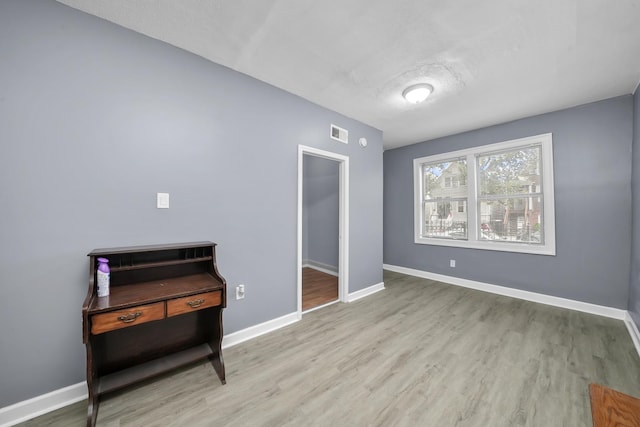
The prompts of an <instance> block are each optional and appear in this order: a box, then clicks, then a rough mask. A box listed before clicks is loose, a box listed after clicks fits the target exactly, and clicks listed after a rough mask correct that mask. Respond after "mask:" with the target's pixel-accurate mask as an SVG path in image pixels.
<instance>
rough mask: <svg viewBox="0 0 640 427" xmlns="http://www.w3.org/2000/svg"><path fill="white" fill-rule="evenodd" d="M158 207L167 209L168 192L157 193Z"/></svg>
mask: <svg viewBox="0 0 640 427" xmlns="http://www.w3.org/2000/svg"><path fill="white" fill-rule="evenodd" d="M158 209H169V193H158Z"/></svg>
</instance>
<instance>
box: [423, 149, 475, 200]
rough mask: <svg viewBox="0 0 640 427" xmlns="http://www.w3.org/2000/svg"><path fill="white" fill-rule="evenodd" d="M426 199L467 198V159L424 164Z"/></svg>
mask: <svg viewBox="0 0 640 427" xmlns="http://www.w3.org/2000/svg"><path fill="white" fill-rule="evenodd" d="M422 171H423V175H422V176H423V179H424V199H425V200H430V199H440V198H465V199H466V198H467V160H466V159H458V160H452V161H448V162H441V163H429V164H423V165H422Z"/></svg>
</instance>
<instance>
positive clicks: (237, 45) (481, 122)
mask: <svg viewBox="0 0 640 427" xmlns="http://www.w3.org/2000/svg"><path fill="white" fill-rule="evenodd" d="M58 1H59V2H60V3H64V4H67V5H69V6H71V7H74V8H76V9H80V10H83V11H85V12H88V13H90V14H92V15H95V16H99V17H101V18H104V19H106V20H109V21H112V22H114V23H116V24H119V25H121V26H123V27H126V28H129V29H132V30H134V31H137V32H140V33H142V34H145V35H148V36H150V37H153V38H155V39H158V40H162V41H164V42H167V43H170V44H172V45H174V46H178V47H180V48H182V49H185V50H187V51H190V52H193V53H195V54H197V55H200V56H202V57H204V58H207V59H209V60H211V61H213V62H216V63H219V64H222V65H225V66H227V67H229V68H232V69H234V70H237V71H240V72H242V73H245V74H248V75H250V76H253V77H255V78H257V79H259V80H262V81H264V82H267V83H270V84H272V85H274V86H277V87H279V88H282V89H284V90H286V91H288V92H291V93H294V94H296V95H298V96H301V97H302V98H305V99H308V100H309V101H312V102H314V103H316V104H319V105H322V106H324V107H326V108H329V109H331V110H334V111H337V112H339V113H342V114H344V115H346V116H349V117H352V118H354V119H357V120H360V121H362V122H364V123H367V124H368V125H371V126H373V127H376V128H378V129H381V130H382V131H383V133H384V145H385V148H394V147H399V146H402V145H407V144H411V143H415V142H420V141H425V140H429V139H433V138H437V137H440V136H445V135H451V134H454V133H458V132H463V131H467V130H471V129H476V128H479V127H484V126H488V125H492V124H497V123H502V122H505V121H508V120H513V119H518V118H522V117H526V116H531V115H535V114H540V113H545V112H549V111H554V110H558V109H561V108H566V107H570V106H574V105H578V104H583V103H587V102H592V101H597V100H600V99H605V98H610V97H613V96H618V95H625V94H630V93H633V92H634V91H635V88H636V86H637V85H638V82H639V80H640V0H540V1H526V0H488V1H477V0H463V1H446V0H395V1H389V0H324V1H317V0H228V1H222V0H181V1H175V0H136V1H130V0H58ZM418 82H426V83H430V84H431V85H433V87H434V88H435V90H434V93H433V94H432V95H431V97H429V98H428V99H427V101H425V102H424V103H422V104H418V105H412V104H409V103H407V102H406V101H405V100H404V99H403V98H402V96H401V93H402V90H403V89H404V88H405V87H406V86H408V85H410V84H413V83H418Z"/></svg>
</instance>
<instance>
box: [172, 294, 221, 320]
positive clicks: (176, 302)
mask: <svg viewBox="0 0 640 427" xmlns="http://www.w3.org/2000/svg"><path fill="white" fill-rule="evenodd" d="M221 303H222V294H221V292H220V291H214V292H204V293H202V294H198V295H191V296H189V297H184V298H177V299H172V300H170V301H167V317H171V316H177V315H179V314H184V313H188V312H191V311H196V310H202V309H203V308H209V307H215V306H217V305H220V304H221Z"/></svg>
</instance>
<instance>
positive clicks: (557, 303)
mask: <svg viewBox="0 0 640 427" xmlns="http://www.w3.org/2000/svg"><path fill="white" fill-rule="evenodd" d="M382 268H384V269H385V270H389V271H395V272H397V273H403V274H407V275H409V276H416V277H421V278H423V279H430V280H436V281H438V282H444V283H449V284H451V285H456V286H462V287H465V288H471V289H476V290H479V291H484V292H490V293H492V294H497V295H504V296H508V297H512V298H518V299H523V300H526V301H532V302H537V303H541V304H547V305H552V306H554V307H561V308H568V309H570V310H576V311H582V312H584V313H590V314H597V315H599V316H603V317H610V318H613V319H618V320H625V319H626V318H627V316H628V313H627V311H626V310H622V309H619V308H613V307H606V306H603V305H596V304H591V303H588V302H582V301H575V300H571V299H567V298H560V297H554V296H550V295H545V294H539V293H536V292H529V291H523V290H520V289H513V288H507V287H506V286H498V285H491V284H489V283H483V282H476V281H475V280H468V279H461V278H459V277H453V276H446V275H444V274H437V273H430V272H428V271H422V270H414V269H412V268H406V267H398V266H395V265H389V264H384V265H383V267H382Z"/></svg>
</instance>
